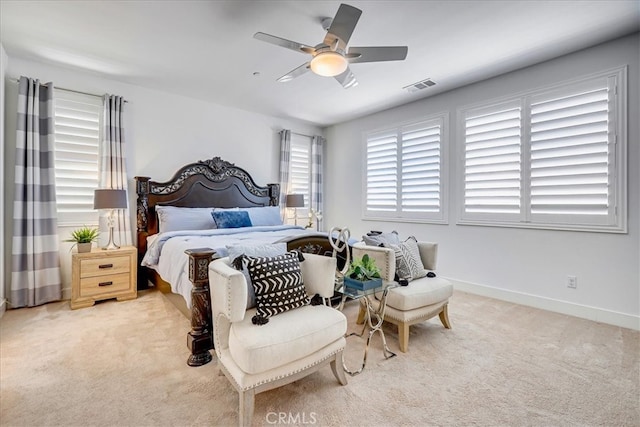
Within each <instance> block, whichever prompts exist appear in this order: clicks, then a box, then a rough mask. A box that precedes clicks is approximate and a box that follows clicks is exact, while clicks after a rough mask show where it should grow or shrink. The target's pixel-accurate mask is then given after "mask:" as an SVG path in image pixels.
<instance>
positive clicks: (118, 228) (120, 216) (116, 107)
mask: <svg viewBox="0 0 640 427" xmlns="http://www.w3.org/2000/svg"><path fill="white" fill-rule="evenodd" d="M103 100H104V109H103V110H104V121H103V123H104V125H103V134H102V138H101V141H100V183H99V185H100V188H110V189H115V190H125V191H127V167H126V162H125V155H124V125H123V111H122V107H123V105H124V99H123V98H122V97H121V96H115V95H105V96H104V99H103ZM127 200H129V197H128V196H127ZM130 224H131V223H130V220H129V209H117V210H116V211H115V212H114V214H113V227H114V228H113V240H114V242H115V244H116V245H119V246H131V245H132V244H133V238H132V236H131V225H130ZM100 231H101V235H102V236H108V235H109V234H108V225H107V221H106V218H101V219H100ZM105 240H106V239H105ZM104 243H105V244H106V242H104Z"/></svg>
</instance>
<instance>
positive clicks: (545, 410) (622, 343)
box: [0, 291, 640, 426]
mask: <svg viewBox="0 0 640 427" xmlns="http://www.w3.org/2000/svg"><path fill="white" fill-rule="evenodd" d="M345 313H346V314H347V317H348V318H349V324H350V330H351V331H356V330H359V327H357V326H356V325H355V317H356V314H357V303H350V304H349V305H347V307H346V308H345ZM449 316H450V319H451V322H452V326H453V329H451V330H445V329H444V328H443V327H442V325H441V324H440V323H439V321H438V319H437V318H435V319H432V320H431V321H429V322H426V323H423V324H421V325H417V326H413V327H412V328H411V336H410V341H409V352H408V353H406V354H405V353H400V352H398V357H396V358H392V359H389V360H385V359H384V358H383V356H382V351H381V342H380V338H379V336H375V337H374V339H373V342H372V347H371V349H370V350H369V356H368V362H367V367H366V369H365V370H364V372H363V373H362V374H360V375H357V376H355V377H349V376H347V378H348V380H349V384H348V385H347V386H344V387H342V386H340V385H339V384H338V383H337V381H336V380H335V378H334V376H333V374H332V373H331V370H330V369H329V367H327V368H326V369H322V370H321V371H319V372H317V373H314V374H312V375H310V376H308V377H306V378H304V379H302V380H299V381H297V382H295V383H293V384H290V385H288V386H284V387H282V388H279V389H276V390H273V391H269V392H266V393H262V394H259V395H257V397H256V404H255V415H254V419H253V423H254V425H293V424H297V425H318V426H346V425H352V426H591V425H593V426H596V425H597V426H638V425H640V334H639V333H638V332H636V331H632V330H628V329H622V328H618V327H614V326H609V325H604V324H599V323H594V322H590V321H587V320H582V319H578V318H573V317H569V316H564V315H560V314H555V313H550V312H546V311H542V310H537V309H533V308H528V307H523V306H519V305H515V304H511V303H507V302H502V301H497V300H493V299H489V298H485V297H479V296H475V295H470V294H466V293H462V292H456V293H455V294H454V296H453V298H452V300H451V303H450V309H449ZM188 330H189V321H188V320H187V319H186V318H185V317H184V316H183V315H182V314H181V313H180V312H179V311H178V310H177V309H176V308H175V306H174V305H172V304H171V303H170V302H169V301H168V300H167V299H166V298H165V297H164V296H163V295H162V294H160V293H159V292H156V291H146V292H142V293H141V294H140V295H139V297H138V299H136V300H133V301H124V302H115V301H105V302H102V303H99V304H96V305H95V306H94V307H91V308H86V309H80V310H74V311H71V310H70V309H69V303H68V302H61V303H53V304H47V305H45V306H42V307H37V308H31V309H21V310H14V311H9V312H7V313H5V315H4V316H3V318H2V319H1V320H0V355H1V365H0V369H1V370H0V424H1V425H2V426H227V425H237V416H236V412H237V409H238V399H237V394H236V393H235V391H234V390H233V389H232V387H231V386H230V384H229V383H228V381H227V380H226V378H225V377H224V376H219V375H218V368H217V366H216V363H215V360H214V362H212V363H210V364H208V365H206V366H203V367H199V368H190V367H188V366H187V365H186V363H185V362H186V359H187V357H188V354H189V353H188V350H187V348H186V337H185V334H186V332H187V331H188ZM385 333H386V334H387V341H388V342H389V346H390V347H391V349H392V350H394V351H398V345H397V334H396V330H395V328H393V327H392V326H385ZM363 349H364V340H362V339H360V338H357V337H350V338H348V340H347V358H346V361H347V364H348V365H349V367H350V368H352V369H353V368H355V367H356V365H357V364H358V363H359V362H360V361H361V360H362V354H363Z"/></svg>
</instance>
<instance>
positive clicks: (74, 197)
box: [55, 90, 102, 225]
mask: <svg viewBox="0 0 640 427" xmlns="http://www.w3.org/2000/svg"><path fill="white" fill-rule="evenodd" d="M101 116H102V100H101V99H100V98H99V97H95V96H90V95H83V94H78V93H74V92H68V91H60V90H57V91H56V92H55V141H56V142H55V169H56V198H57V209H58V223H59V224H60V225H85V224H86V225H94V224H97V223H98V212H97V211H95V210H94V209H93V194H94V190H95V189H96V188H98V149H99V141H100V139H99V137H100V125H101Z"/></svg>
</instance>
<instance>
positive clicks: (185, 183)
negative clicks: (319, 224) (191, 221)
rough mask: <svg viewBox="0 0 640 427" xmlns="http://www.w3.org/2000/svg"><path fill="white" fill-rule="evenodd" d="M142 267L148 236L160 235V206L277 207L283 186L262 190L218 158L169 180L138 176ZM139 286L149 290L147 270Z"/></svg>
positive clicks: (192, 166)
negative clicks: (158, 210)
mask: <svg viewBox="0 0 640 427" xmlns="http://www.w3.org/2000/svg"><path fill="white" fill-rule="evenodd" d="M135 180H136V193H137V194H138V200H137V230H138V232H137V243H138V265H139V262H140V261H142V258H143V257H144V254H145V252H146V251H147V237H149V236H150V235H153V234H156V233H157V232H158V216H157V215H156V206H179V207H191V208H208V207H217V208H235V207H240V208H248V207H256V206H277V205H278V200H279V198H280V184H267V185H266V186H264V187H262V186H259V185H257V184H256V183H255V181H254V180H253V178H252V177H251V175H249V173H248V172H247V171H245V170H244V169H242V168H239V167H237V166H235V165H234V164H233V163H230V162H227V161H225V160H222V159H221V158H220V157H214V158H212V159H210V160H200V161H198V162H196V163H190V164H188V165H186V166H184V167H182V168H181V169H180V170H178V171H177V172H176V173H175V174H174V175H173V178H171V179H170V180H169V181H166V182H158V181H152V180H151V178H149V177H146V176H136V177H135ZM138 270H139V271H140V274H139V275H138V287H139V288H144V287H146V280H147V277H148V275H147V271H146V268H144V267H141V268H139V269H138Z"/></svg>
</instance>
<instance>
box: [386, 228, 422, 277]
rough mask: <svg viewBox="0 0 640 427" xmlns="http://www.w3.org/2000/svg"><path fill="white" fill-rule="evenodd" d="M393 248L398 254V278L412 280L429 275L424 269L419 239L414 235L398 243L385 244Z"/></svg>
mask: <svg viewBox="0 0 640 427" xmlns="http://www.w3.org/2000/svg"><path fill="white" fill-rule="evenodd" d="M385 247H389V248H392V249H393V250H394V252H395V254H396V273H397V274H398V278H400V279H406V280H407V281H409V282H410V281H412V280H415V279H419V278H421V277H424V276H426V275H427V271H426V270H425V269H424V264H423V263H422V258H420V250H419V249H418V241H417V239H416V238H415V237H414V236H411V237H409V238H408V239H407V240H405V241H404V242H401V243H400V244H398V245H385Z"/></svg>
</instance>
